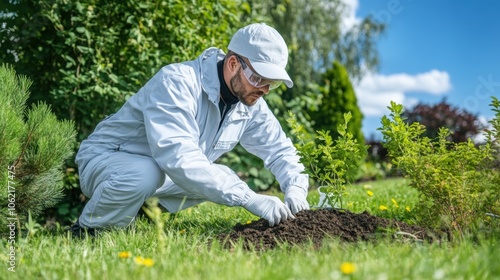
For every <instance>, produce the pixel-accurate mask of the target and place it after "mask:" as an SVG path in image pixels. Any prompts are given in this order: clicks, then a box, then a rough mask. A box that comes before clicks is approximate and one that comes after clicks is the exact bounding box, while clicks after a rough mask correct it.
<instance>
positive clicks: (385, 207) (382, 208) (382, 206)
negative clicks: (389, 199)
mask: <svg viewBox="0 0 500 280" xmlns="http://www.w3.org/2000/svg"><path fill="white" fill-rule="evenodd" d="M378 209H380V210H382V211H385V210H387V206H385V205H380V207H379V208H378Z"/></svg>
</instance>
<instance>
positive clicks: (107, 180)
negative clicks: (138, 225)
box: [80, 152, 165, 228]
mask: <svg viewBox="0 0 500 280" xmlns="http://www.w3.org/2000/svg"><path fill="white" fill-rule="evenodd" d="M97 159H98V160H97V161H94V160H92V161H90V162H89V164H88V165H87V167H86V168H85V171H84V174H83V178H82V179H83V180H82V184H83V185H85V186H82V191H84V189H85V191H84V194H85V195H88V196H90V200H89V201H88V202H87V205H85V208H84V211H83V212H82V215H81V216H80V223H81V224H82V226H87V227H99V228H100V227H108V226H116V227H124V226H127V225H129V224H130V223H131V222H132V221H133V220H134V217H135V215H136V214H137V212H138V211H139V209H140V207H141V206H142V204H143V203H144V201H145V200H146V199H147V198H149V197H151V196H152V195H153V194H154V193H155V191H156V189H157V188H159V187H160V186H161V185H162V184H163V182H164V180H165V174H164V173H163V171H161V169H160V167H159V166H158V165H157V164H156V162H155V161H154V160H153V159H152V158H150V157H146V156H141V155H134V154H128V153H124V152H114V153H112V154H110V155H109V156H104V157H98V158H97ZM91 164H92V165H91Z"/></svg>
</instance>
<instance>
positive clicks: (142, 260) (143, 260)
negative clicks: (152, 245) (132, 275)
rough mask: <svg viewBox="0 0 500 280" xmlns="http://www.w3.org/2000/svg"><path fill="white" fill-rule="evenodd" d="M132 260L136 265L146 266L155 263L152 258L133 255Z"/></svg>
mask: <svg viewBox="0 0 500 280" xmlns="http://www.w3.org/2000/svg"><path fill="white" fill-rule="evenodd" d="M134 262H135V263H136V264H138V265H143V266H147V267H152V266H153V265H154V264H155V261H154V260H153V259H150V258H143V257H135V259H134Z"/></svg>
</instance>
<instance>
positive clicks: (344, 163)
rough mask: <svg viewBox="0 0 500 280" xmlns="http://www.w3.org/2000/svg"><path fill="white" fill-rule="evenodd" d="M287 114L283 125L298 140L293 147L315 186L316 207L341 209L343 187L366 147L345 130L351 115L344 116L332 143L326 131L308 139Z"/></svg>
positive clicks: (303, 129) (293, 116)
mask: <svg viewBox="0 0 500 280" xmlns="http://www.w3.org/2000/svg"><path fill="white" fill-rule="evenodd" d="M289 115H290V117H289V118H288V119H287V122H288V124H289V125H290V127H291V128H292V134H293V135H295V136H296V138H297V140H298V142H297V143H296V144H295V147H296V148H297V151H298V154H299V156H300V158H301V163H302V164H304V166H305V168H306V172H307V173H308V174H309V176H310V177H311V178H312V179H313V180H315V181H316V182H317V183H318V185H319V188H318V191H319V193H320V202H319V204H318V205H317V207H335V208H342V198H343V197H344V196H346V195H347V192H346V187H347V186H348V185H350V183H351V181H352V180H353V176H354V174H355V171H356V170H357V168H358V166H359V162H360V161H361V160H363V159H364V157H365V155H366V151H367V147H366V146H365V145H363V144H361V143H358V142H357V141H356V139H354V138H353V135H352V134H351V133H349V132H348V130H347V124H348V123H349V121H350V119H351V118H352V116H351V113H350V112H348V113H345V114H344V121H345V123H344V124H341V125H339V126H338V127H337V131H338V133H339V135H340V136H339V137H338V139H337V140H335V141H334V140H333V139H332V137H331V136H330V131H324V130H321V131H316V132H317V135H316V136H312V135H311V134H309V133H307V131H306V130H305V128H304V127H303V126H302V125H300V124H299V123H298V122H297V119H296V117H295V115H294V114H293V113H292V112H289Z"/></svg>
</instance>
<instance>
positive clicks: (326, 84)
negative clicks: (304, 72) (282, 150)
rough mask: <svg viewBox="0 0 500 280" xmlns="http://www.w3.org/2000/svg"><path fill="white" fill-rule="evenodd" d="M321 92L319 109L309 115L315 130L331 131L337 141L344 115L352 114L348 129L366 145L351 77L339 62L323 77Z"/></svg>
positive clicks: (360, 114)
mask: <svg viewBox="0 0 500 280" xmlns="http://www.w3.org/2000/svg"><path fill="white" fill-rule="evenodd" d="M320 92H321V94H320V95H318V100H319V102H318V103H319V105H318V108H317V109H316V110H314V111H311V112H310V113H309V115H310V116H311V119H312V122H313V128H314V130H315V131H320V130H329V131H331V134H332V138H334V139H336V138H338V137H339V136H340V135H339V132H338V131H337V128H338V127H339V126H340V125H343V124H344V122H345V120H344V114H346V113H349V112H350V114H351V116H352V119H351V121H350V122H349V124H348V127H347V129H348V131H349V133H351V134H352V136H353V138H354V139H356V141H357V142H358V143H364V142H365V141H364V137H363V132H362V131H361V122H362V120H363V114H362V113H361V110H360V109H359V107H358V104H357V103H358V102H357V98H356V94H355V92H354V89H353V87H352V84H351V82H350V80H349V75H348V74H347V71H346V69H345V67H344V66H342V65H341V64H340V63H339V62H338V61H335V62H333V64H332V68H330V69H328V71H327V72H326V73H325V74H324V75H323V86H322V87H321V91H320Z"/></svg>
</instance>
